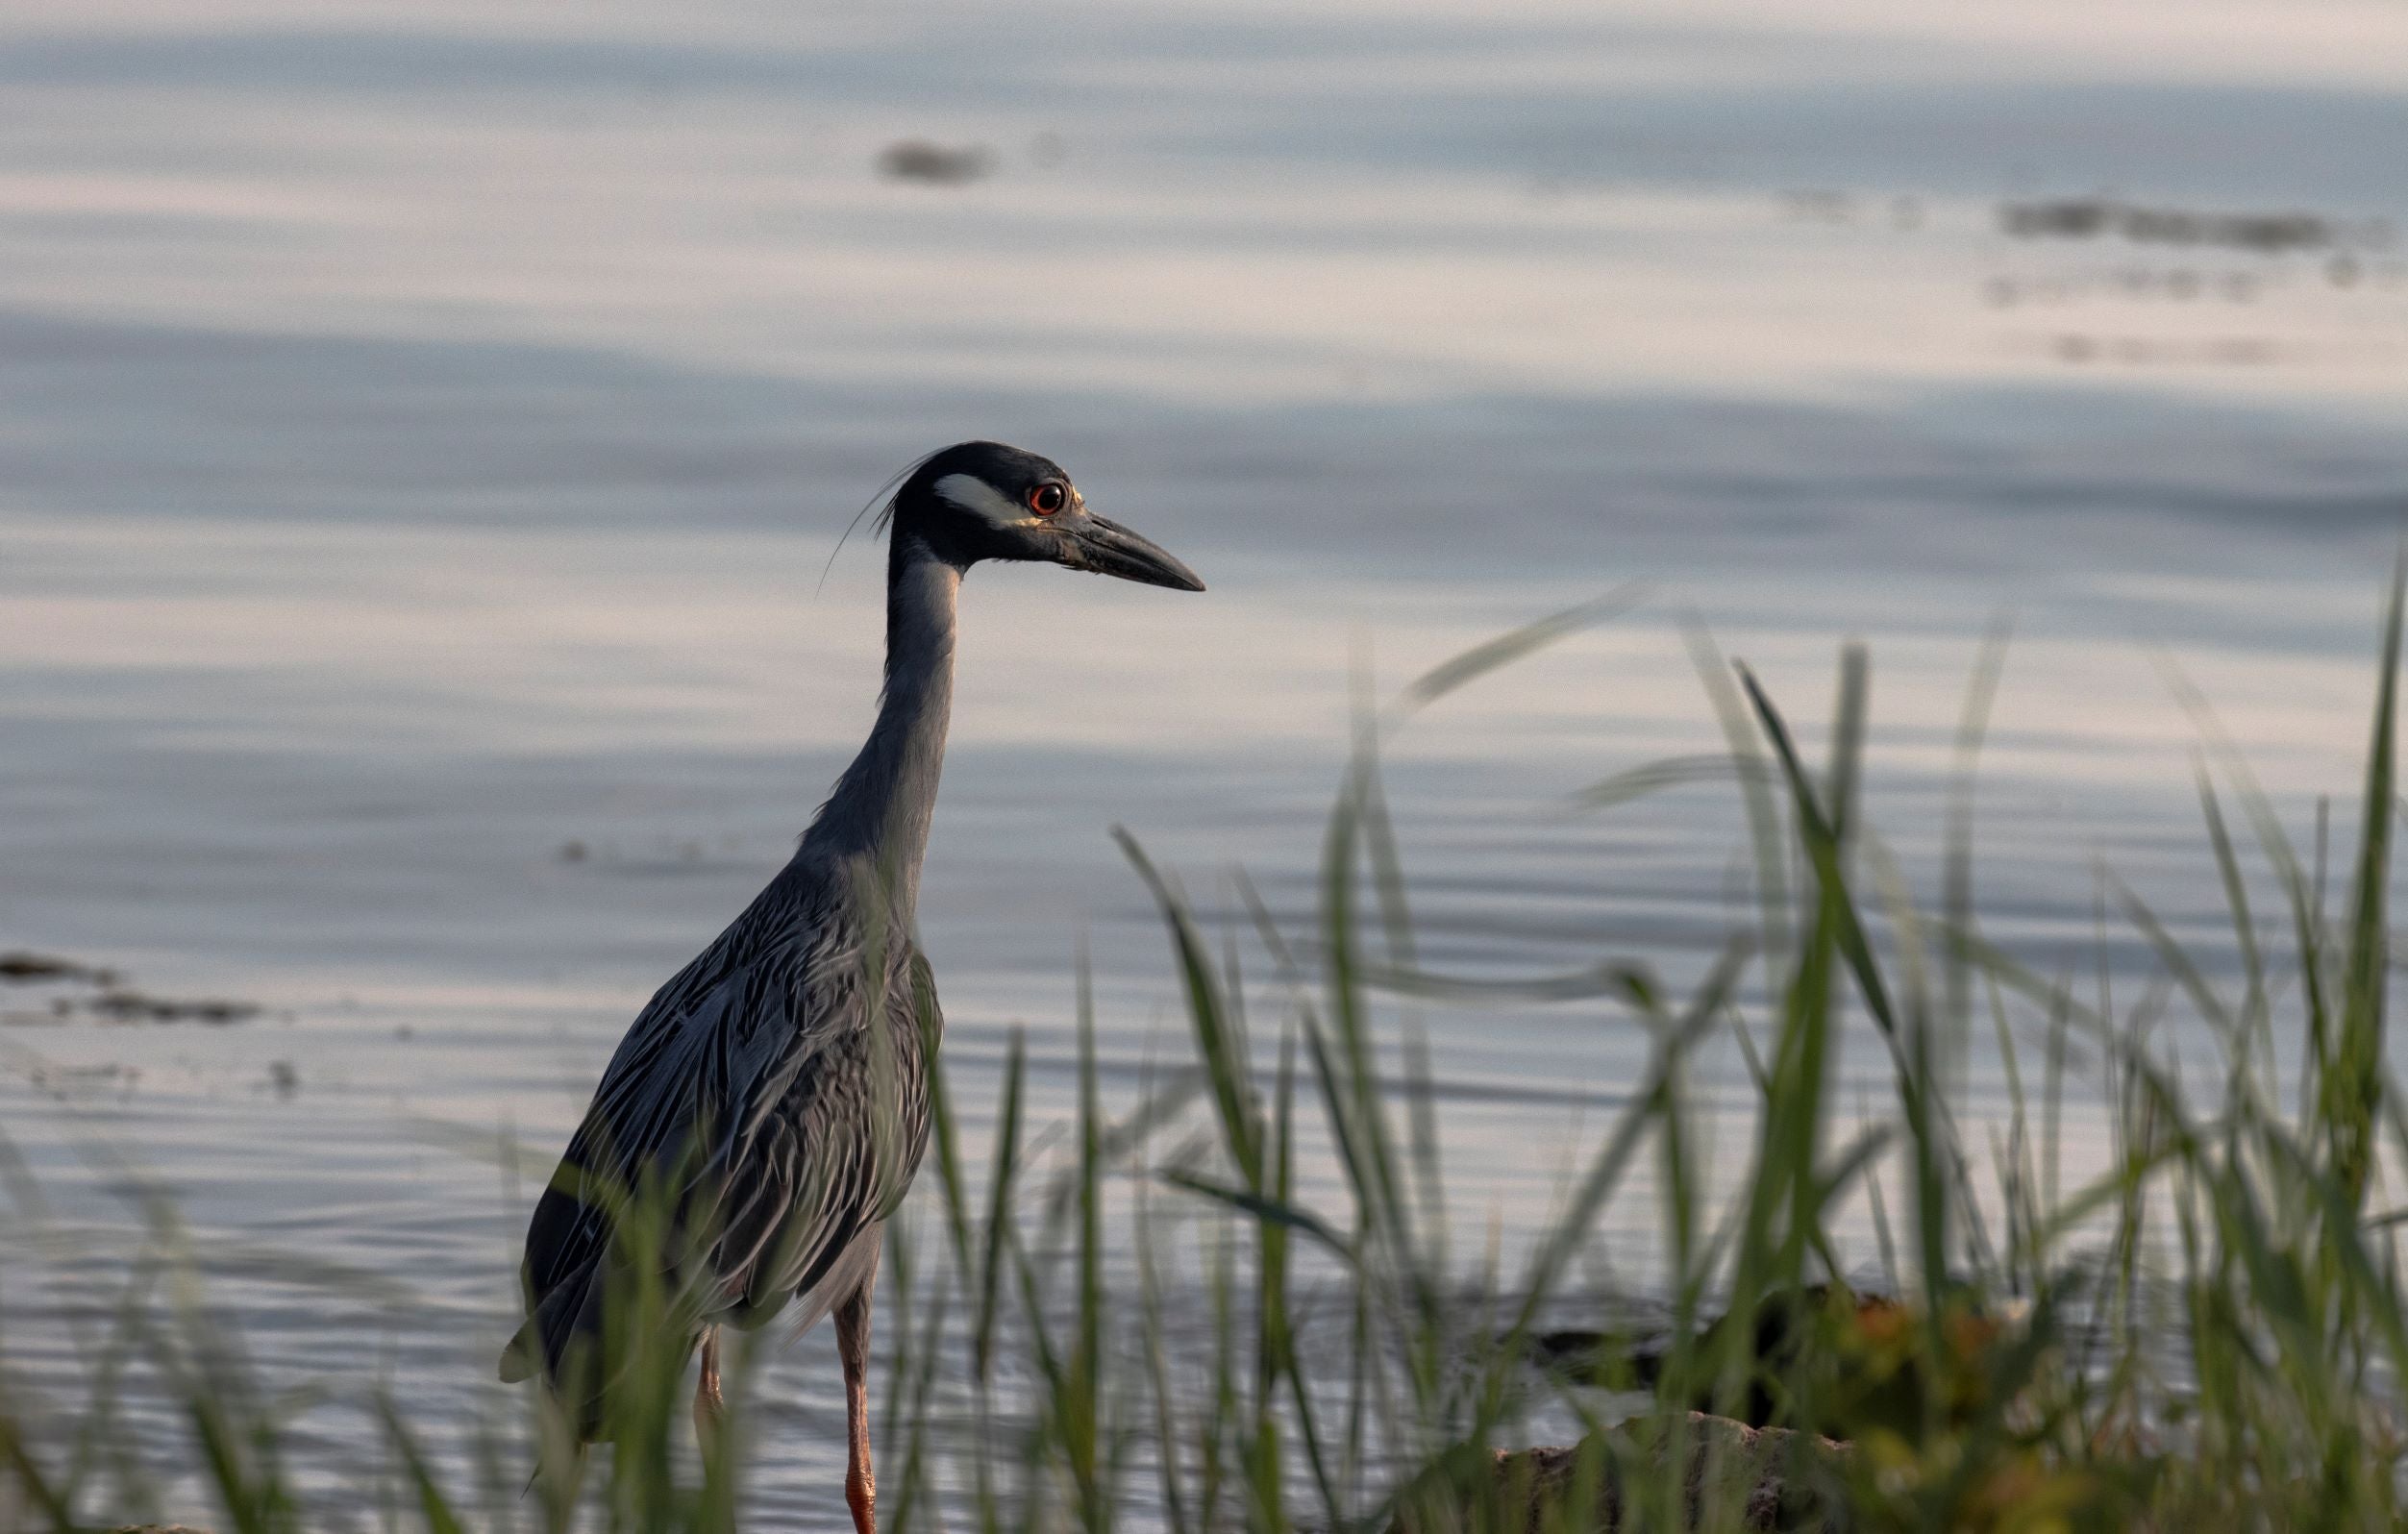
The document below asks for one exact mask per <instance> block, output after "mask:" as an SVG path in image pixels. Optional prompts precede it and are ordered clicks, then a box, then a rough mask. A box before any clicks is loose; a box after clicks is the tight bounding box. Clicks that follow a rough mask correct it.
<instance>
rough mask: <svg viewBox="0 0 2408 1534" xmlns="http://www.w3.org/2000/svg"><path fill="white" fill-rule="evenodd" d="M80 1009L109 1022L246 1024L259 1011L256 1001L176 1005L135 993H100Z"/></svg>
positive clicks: (170, 1001)
mask: <svg viewBox="0 0 2408 1534" xmlns="http://www.w3.org/2000/svg"><path fill="white" fill-rule="evenodd" d="M84 1010H85V1011H87V1012H89V1013H91V1014H92V1015H93V1016H95V1017H99V1018H103V1019H105V1020H107V1021H109V1022H112V1023H214V1024H221V1025H222V1024H227V1023H248V1022H249V1021H251V1019H253V1018H255V1017H258V1016H259V1015H260V1013H261V1011H262V1010H263V1008H261V1006H260V1005H259V1003H258V1002H227V1001H219V1000H214V999H211V1000H203V1001H195V1002H179V1001H173V1000H170V999H167V998H164V997H157V996H145V995H143V994H142V993H141V992H139V991H125V990H112V991H103V992H102V993H101V994H100V995H98V996H95V997H93V998H92V999H91V1000H90V1001H88V1002H85V1003H84Z"/></svg>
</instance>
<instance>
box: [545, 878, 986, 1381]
mask: <svg viewBox="0 0 2408 1534" xmlns="http://www.w3.org/2000/svg"><path fill="white" fill-rule="evenodd" d="M837 904H839V903H836V902H831V901H829V900H828V899H826V898H825V891H824V888H823V887H822V886H821V885H820V884H819V883H818V881H816V880H807V879H802V878H784V877H782V878H781V879H780V880H778V881H776V882H773V883H772V884H771V886H770V887H769V888H768V889H767V890H764V891H763V892H762V894H761V897H760V898H759V899H758V900H757V901H756V902H755V903H754V905H753V907H752V908H751V909H749V910H747V911H746V912H745V913H744V915H743V916H742V917H740V918H738V919H737V921H736V922H735V923H734V925H732V926H731V927H730V928H728V929H727V931H726V932H724V933H722V934H721V936H720V937H719V939H718V940H717V941H716V942H714V943H713V944H712V945H711V946H710V947H709V948H708V949H707V950H705V951H704V952H703V953H701V954H699V955H697V956H696V958H695V959H694V961H693V962H692V963H690V964H688V965H687V966H686V967H685V968H684V970H683V971H681V972H680V973H679V974H678V975H677V976H676V977H674V978H673V979H671V980H670V981H669V983H668V984H666V985H664V986H662V987H661V988H660V990H659V992H658V994H656V995H655V996H654V997H653V999H652V1001H651V1002H650V1004H648V1005H647V1006H646V1007H645V1008H644V1010H643V1012H642V1014H641V1015H639V1016H638V1017H637V1019H636V1021H635V1023H634V1024H633V1026H632V1027H630V1028H629V1029H628V1032H627V1036H626V1037H625V1038H624V1039H623V1040H621V1041H620V1044H619V1048H618V1050H617V1052H615V1053H614V1054H613V1055H612V1057H611V1060H610V1064H609V1067H608V1069H607V1070H606V1071H605V1072H604V1074H603V1078H602V1081H601V1083H600V1085H599V1086H598V1087H597V1088H596V1089H595V1092H594V1100H593V1103H592V1105H591V1106H590V1107H589V1108H588V1109H587V1110H586V1114H585V1119H584V1122H583V1125H582V1126H580V1127H579V1129H578V1132H577V1134H576V1136H575V1137H574V1138H573V1139H572V1140H571V1141H570V1144H569V1148H568V1153H567V1155H566V1156H565V1157H564V1158H563V1159H562V1162H561V1166H560V1170H559V1173H558V1174H556V1175H555V1176H554V1178H553V1185H552V1187H551V1189H550V1190H549V1191H547V1192H546V1193H545V1195H544V1197H543V1199H542V1200H540V1201H539V1202H538V1204H537V1206H536V1210H535V1216H534V1222H533V1224H532V1225H531V1226H530V1228H529V1231H528V1242H527V1263H526V1274H525V1276H526V1281H527V1288H528V1303H529V1307H530V1312H531V1320H530V1328H531V1329H532V1330H533V1331H534V1333H536V1334H538V1335H539V1338H540V1341H541V1343H542V1344H543V1347H542V1353H543V1361H544V1362H545V1364H546V1365H547V1366H548V1367H550V1368H552V1369H554V1370H555V1371H557V1369H558V1368H559V1363H560V1360H561V1356H562V1353H563V1351H564V1349H565V1348H566V1347H567V1345H568V1343H569V1341H570V1340H571V1338H572V1336H574V1335H576V1334H579V1333H582V1332H583V1331H585V1330H587V1329H588V1328H589V1327H590V1326H591V1325H592V1324H593V1322H594V1320H595V1317H594V1309H595V1305H596V1303H597V1302H598V1300H599V1296H598V1294H595V1293H594V1292H593V1291H594V1289H595V1288H596V1286H597V1284H598V1281H599V1277H600V1271H601V1269H602V1267H603V1265H604V1259H605V1257H606V1255H607V1253H608V1248H609V1245H610V1230H609V1214H608V1210H609V1207H610V1205H611V1201H612V1199H613V1197H615V1196H617V1195H619V1194H622V1193H624V1192H625V1191H629V1190H633V1189H635V1188H637V1187H639V1186H641V1185H642V1183H643V1182H644V1180H645V1178H646V1177H647V1175H650V1176H652V1177H654V1178H658V1177H660V1176H662V1175H666V1174H668V1173H669V1172H671V1171H673V1170H675V1171H678V1172H679V1173H680V1174H681V1180H680V1182H679V1184H678V1186H677V1188H676V1190H675V1192H676V1195H677V1197H678V1199H679V1207H678V1217H679V1222H680V1224H681V1225H682V1226H683V1228H684V1229H686V1230H687V1231H688V1232H691V1233H701V1232H706V1231H708V1233H709V1234H708V1246H707V1250H706V1253H705V1264H704V1265H705V1267H706V1268H707V1269H708V1271H707V1272H704V1273H696V1274H689V1275H687V1278H688V1280H689V1282H690V1283H691V1284H692V1285H694V1286H696V1287H698V1288H700V1289H701V1290H702V1294H701V1295H700V1297H699V1298H700V1299H701V1300H702V1306H703V1308H704V1310H705V1311H706V1312H707V1313H722V1312H733V1313H736V1315H737V1319H743V1313H745V1312H755V1313H757V1314H766V1313H769V1312H772V1311H775V1310H776V1309H777V1308H778V1307H779V1306H780V1305H782V1304H783V1303H784V1301H785V1299H786V1298H787V1297H788V1296H790V1295H792V1294H794V1293H796V1292H798V1291H801V1292H805V1293H806V1306H805V1308H806V1310H807V1311H808V1310H810V1309H812V1308H814V1307H813V1306H812V1305H811V1303H810V1299H811V1298H812V1296H813V1295H814V1294H815V1293H816V1292H817V1291H818V1290H821V1289H824V1288H826V1287H828V1286H829V1284H830V1283H831V1282H832V1280H833V1279H834V1278H836V1277H839V1276H841V1274H838V1272H837V1270H838V1269H840V1268H841V1269H844V1270H845V1271H846V1272H850V1270H851V1267H852V1266H854V1265H856V1263H857V1261H858V1259H857V1257H855V1256H852V1255H851V1254H852V1253H853V1249H855V1248H856V1246H858V1245H859V1243H860V1241H861V1240H862V1239H863V1237H864V1235H865V1233H866V1234H867V1235H868V1237H869V1238H870V1243H871V1251H872V1254H873V1260H874V1256H875V1249H876V1246H875V1227H876V1225H877V1224H878V1223H879V1222H880V1221H881V1220H882V1219H883V1218H884V1217H885V1215H886V1214H887V1213H888V1212H890V1211H891V1209H892V1208H893V1206H894V1205H895V1204H896V1203H897V1202H900V1200H901V1199H902V1197H903V1193H904V1191H905V1189H906V1188H907V1186H908V1185H909V1182H910V1178H911V1175H912V1173H913V1172H914V1171H915V1170H916V1169H917V1167H918V1164H919V1160H920V1154H921V1151H923V1150H924V1149H925V1147H926V1144H927V1135H928V1112H927V1109H928V1102H927V1083H926V1079H925V1077H924V1076H923V1074H922V1073H923V1070H924V1059H923V1049H922V1045H923V1033H922V1026H921V1016H922V1011H923V1009H924V1008H925V1009H926V1011H927V1014H928V1020H929V1022H930V1023H931V1024H933V1025H935V1026H937V1027H941V1023H938V1022H937V1019H936V1016H935V1013H934V990H933V987H932V986H931V985H930V984H929V982H928V966H927V963H926V961H925V960H924V959H922V958H920V956H919V955H918V953H916V951H914V950H913V949H912V948H911V947H910V945H909V944H908V943H907V942H905V943H898V944H897V945H895V947H894V949H893V951H892V952H891V953H886V954H884V955H882V957H883V958H884V960H885V961H884V962H883V963H879V962H877V957H878V956H880V955H873V954H872V953H869V952H868V951H867V950H866V949H865V946H864V945H863V944H862V943H861V942H860V940H859V938H858V936H857V934H856V933H855V932H853V931H852V930H850V929H849V924H846V923H844V922H843V921H842V920H841V919H840V918H839V917H838V915H837V913H836V912H835V910H834V909H832V907H833V906H835V905H837ZM872 970H876V971H881V972H882V973H881V974H877V975H873V974H871V973H869V972H870V971H872ZM872 991H875V992H876V993H878V997H879V1004H877V1005H869V1004H865V1003H866V1002H867V995H868V993H870V992H872ZM873 1021H877V1022H880V1023H883V1024H884V1025H885V1026H884V1027H872V1026H871V1025H872V1023H873ZM680 1158H686V1159H685V1161H684V1163H683V1165H681V1164H680ZM836 1298H840V1297H836ZM829 1302H830V1303H832V1299H830V1300H829ZM816 1308H818V1309H822V1310H824V1309H825V1308H826V1306H825V1304H822V1305H820V1306H818V1307H816ZM525 1340H533V1339H529V1338H527V1337H526V1335H525V1334H522V1341H525ZM514 1346H515V1345H514ZM510 1367H511V1366H510V1364H509V1361H507V1360H506V1363H505V1369H506V1371H507V1370H509V1368H510Z"/></svg>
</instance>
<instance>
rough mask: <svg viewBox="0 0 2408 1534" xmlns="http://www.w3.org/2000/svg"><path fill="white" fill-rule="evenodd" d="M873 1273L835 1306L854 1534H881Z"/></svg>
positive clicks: (847, 1482) (847, 1499)
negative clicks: (873, 1466) (873, 1421)
mask: <svg viewBox="0 0 2408 1534" xmlns="http://www.w3.org/2000/svg"><path fill="white" fill-rule="evenodd" d="M876 1281H877V1280H876V1277H875V1275H873V1276H872V1277H871V1278H870V1279H868V1280H865V1281H864V1282H863V1283H862V1285H861V1287H860V1288H858V1289H856V1290H855V1291H854V1292H853V1293H852V1294H851V1295H849V1296H847V1297H846V1298H845V1299H844V1301H843V1302H842V1303H841V1304H839V1305H837V1306H836V1356H837V1357H838V1358H840V1359H842V1360H843V1361H844V1415H845V1428H846V1432H847V1435H848V1438H849V1441H850V1446H851V1447H850V1452H849V1456H848V1459H847V1462H846V1465H845V1477H844V1499H845V1502H846V1504H847V1505H848V1506H850V1507H851V1508H852V1509H853V1527H854V1531H855V1534H878V1477H877V1475H876V1474H874V1473H873V1472H871V1470H870V1387H869V1367H870V1286H871V1284H872V1283H875V1282H876Z"/></svg>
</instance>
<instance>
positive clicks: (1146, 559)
mask: <svg viewBox="0 0 2408 1534" xmlns="http://www.w3.org/2000/svg"><path fill="white" fill-rule="evenodd" d="M1062 532H1064V533H1065V534H1067V536H1068V540H1069V542H1068V548H1067V550H1066V552H1067V554H1068V555H1069V557H1067V558H1065V559H1064V560H1063V561H1062V562H1063V563H1064V564H1067V565H1069V566H1070V567H1071V568H1072V569H1074V570H1093V571H1094V572H1095V573H1096V574H1098V575H1108V576H1118V577H1120V578H1121V579H1122V580H1123V581H1142V582H1143V583H1144V584H1146V585H1150V586H1169V587H1170V588H1171V589H1172V590H1174V591H1202V590H1203V589H1204V582H1203V581H1199V580H1197V579H1196V572H1195V571H1193V570H1190V569H1188V568H1187V567H1186V566H1185V565H1183V564H1181V563H1179V561H1178V560H1177V559H1175V558H1173V557H1171V555H1170V551H1168V550H1166V549H1164V548H1161V547H1160V546H1159V545H1157V544H1155V543H1154V541H1153V540H1151V539H1148V538H1141V537H1139V536H1138V535H1137V534H1135V533H1134V532H1130V531H1129V530H1128V529H1127V528H1124V527H1122V526H1121V525H1120V524H1119V523H1117V522H1106V521H1105V519H1104V518H1102V517H1099V516H1093V515H1089V516H1084V517H1081V518H1080V519H1079V520H1078V521H1077V522H1074V523H1071V524H1069V525H1068V526H1066V527H1064V528H1063V529H1062Z"/></svg>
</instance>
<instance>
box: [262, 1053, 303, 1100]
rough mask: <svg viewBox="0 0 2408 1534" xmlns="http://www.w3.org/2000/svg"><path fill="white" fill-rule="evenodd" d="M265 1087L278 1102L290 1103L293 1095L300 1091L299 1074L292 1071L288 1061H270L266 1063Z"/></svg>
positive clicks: (291, 1065)
mask: <svg viewBox="0 0 2408 1534" xmlns="http://www.w3.org/2000/svg"><path fill="white" fill-rule="evenodd" d="M267 1085H268V1089H269V1090H270V1091H272V1092H274V1093H275V1094H276V1096H277V1098H278V1099H279V1100H280V1101H285V1102H290V1101H292V1100H293V1095H294V1094H295V1093H297V1092H299V1091H300V1090H301V1073H300V1072H299V1071H296V1070H294V1069H293V1064H292V1062H291V1061H290V1060H270V1061H268V1062H267Z"/></svg>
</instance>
